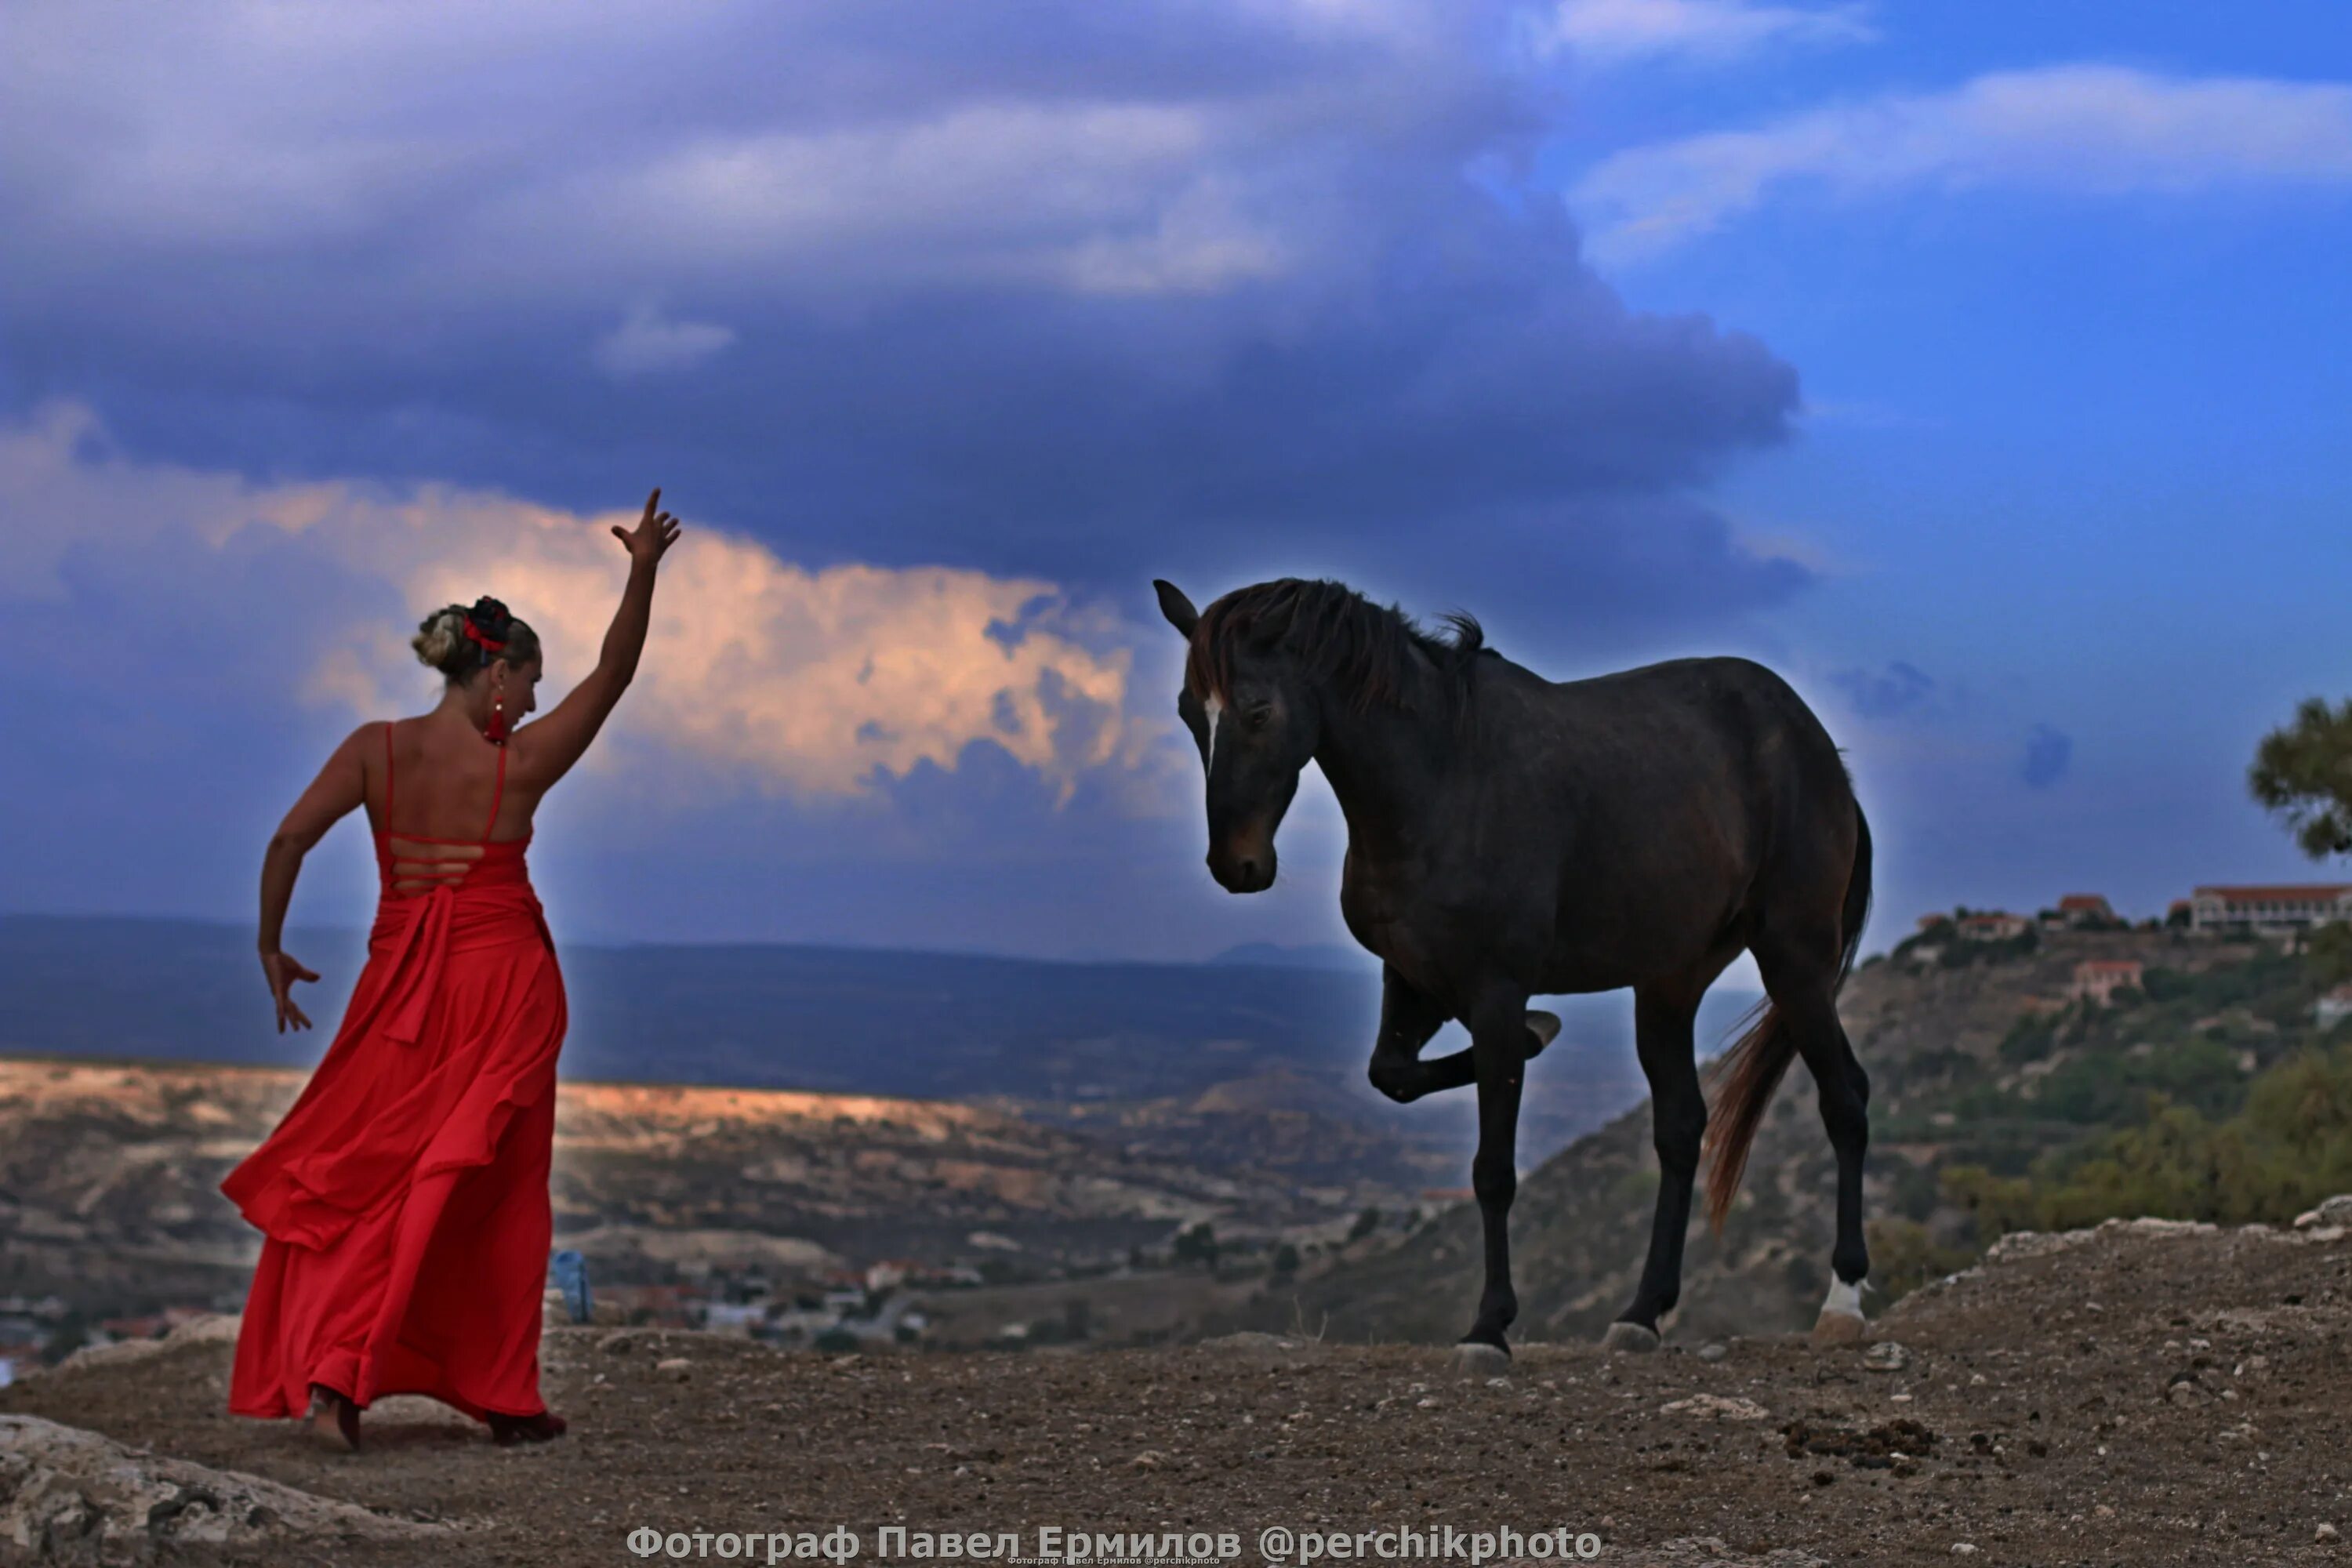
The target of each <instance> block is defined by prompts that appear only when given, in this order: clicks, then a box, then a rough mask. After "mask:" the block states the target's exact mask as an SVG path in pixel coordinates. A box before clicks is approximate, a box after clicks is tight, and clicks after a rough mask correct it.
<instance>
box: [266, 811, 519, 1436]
mask: <svg viewBox="0 0 2352 1568" xmlns="http://www.w3.org/2000/svg"><path fill="white" fill-rule="evenodd" d="M492 848H493V850H499V849H506V848H509V846H503V845H500V846H493V847H492ZM513 848H514V849H516V850H517V851H518V852H517V853H516V854H515V855H514V856H513V857H512V873H511V874H510V875H502V874H501V873H505V872H507V870H508V868H507V867H505V866H503V865H499V864H497V863H495V862H491V861H486V862H484V863H483V864H482V865H481V866H479V867H478V868H477V869H476V871H475V872H474V874H473V875H472V877H470V878H469V879H467V882H466V883H465V884H464V885H462V886H460V887H457V888H444V889H438V890H436V891H434V892H432V893H430V894H426V895H425V896H422V897H416V898H389V897H388V898H386V899H385V900H383V904H382V905H381V906H380V908H379V911H378V915H377V919H376V925H375V929H374V931H373V933H372V934H371V937H370V940H369V943H368V963H367V967H366V970H365V971H364V972H363V973H362V975H361V977H360V981H359V984H358V985H357V986H356V987H355V988H354V989H353V992H352V1002H351V1006H350V1008H349V1010H348V1011H347V1013H346V1014H345V1016H344V1022H343V1026H342V1027H341V1030H340V1031H338V1033H337V1035H336V1037H335V1042H334V1044H333V1045H332V1046H331V1047H329V1049H328V1052H327V1055H326V1057H325V1058H323V1059H322V1060H321V1061H320V1064H319V1068H318V1071H317V1072H316V1073H315V1074H314V1075H313V1076H312V1078H311V1080H310V1085H309V1086H308V1087H307V1088H306V1089H304V1090H303V1092H302V1095H301V1097H300V1098H299V1100H296V1101H295V1103H294V1106H293V1109H292V1110H289V1111H288V1112H287V1115H286V1120H285V1121H283V1122H282V1123H280V1124H279V1126H278V1129H277V1131H274V1132H273V1133H271V1134H270V1136H269V1138H268V1140H267V1141H266V1142H263V1144H262V1145H261V1147H260V1148H259V1149H257V1150H256V1151H255V1152H253V1154H252V1156H251V1157H250V1158H248V1159H247V1160H246V1161H245V1163H242V1164H240V1165H239V1166H237V1168H236V1170H235V1171H234V1172H232V1173H230V1174H229V1176H228V1178H227V1179H226V1181H224V1182H223V1183H222V1184H221V1186H222V1190H223V1191H224V1192H226V1193H227V1194H228V1195H229V1196H230V1197H231V1198H232V1199H233V1200H235V1201H236V1205H237V1206H238V1208H239V1209H241V1210H242V1211H243V1212H244V1214H245V1215H246V1217H247V1219H249V1220H251V1221H252V1222H253V1224H254V1225H256V1226H258V1227H259V1228H260V1229H261V1230H262V1231H263V1232H264V1233H265V1236H266V1239H265V1240H264V1241H263V1243H262V1249H261V1262H260V1266H259V1267H258V1268H257V1269H256V1270H255V1272H254V1278H253V1289H252V1290H251V1291H250V1293H249V1294H248V1295H247V1300H246V1306H245V1321H244V1323H243V1325H242V1327H241V1329H240V1331H239V1332H238V1335H237V1343H236V1371H235V1373H234V1374H233V1376H232V1378H231V1382H230V1385H229V1409H230V1410H231V1411H232V1412H233V1413H235V1414H236V1415H261V1416H282V1415H300V1414H302V1413H303V1412H304V1411H305V1410H306V1409H308V1407H309V1405H310V1385H311V1384H314V1383H315V1384H325V1385H326V1386H328V1387H330V1388H332V1389H335V1390H337V1391H338V1392H340V1393H341V1394H345V1395H347V1396H348V1397H350V1398H351V1399H352V1400H353V1401H354V1402H355V1403H357V1404H359V1405H362V1406H365V1405H368V1404H370V1403H372V1402H373V1401H374V1400H376V1399H378V1398H381V1397H382V1396H383V1395H385V1394H430V1395H432V1396H433V1397H434V1398H436V1399H438V1400H441V1401H443V1402H444V1403H446V1404H447V1405H453V1406H455V1407H456V1408H457V1409H459V1410H462V1411H464V1412H465V1413H466V1414H467V1415H471V1416H473V1417H475V1418H476V1419H480V1418H481V1417H483V1416H484V1415H487V1414H488V1413H491V1412H497V1413H499V1414H504V1415H537V1414H539V1413H540V1412H541V1411H542V1410H544V1409H545V1408H546V1404H545V1402H544V1401H543V1400H541V1397H540V1393H539V1338H540V1323H541V1312H542V1310H543V1309H542V1301H543V1300H544V1290H545V1287H546V1278H547V1251H548V1244H549V1241H550V1239H551V1229H552V1226H551V1212H550V1207H549V1202H548V1186H547V1183H548V1157H549V1152H550V1149H551V1145H552V1143H553V1141H554V1132H555V1061H556V1055H557V1053H558V1051H559V1050H561V1048H562V1044H563V1032H564V1026H565V1022H566V1015H565V1010H564V997H563V979H562V973H560V972H559V970H558V969H557V967H556V962H555V950H554V946H553V943H552V942H551V941H550V940H549V937H548V934H547V927H546V924H545V922H544V921H542V920H541V916H540V910H539V901H538V900H537V899H536V898H535V897H534V896H533V895H532V894H531V891H530V884H529V882H528V881H527V880H525V879H522V878H521V876H520V869H521V865H520V852H519V851H520V846H513ZM506 858H507V857H499V858H498V859H499V860H504V859H506ZM485 873H488V875H487V876H486V875H485Z"/></svg>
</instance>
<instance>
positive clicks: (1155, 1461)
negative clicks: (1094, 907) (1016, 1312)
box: [0, 1221, 2352, 1568]
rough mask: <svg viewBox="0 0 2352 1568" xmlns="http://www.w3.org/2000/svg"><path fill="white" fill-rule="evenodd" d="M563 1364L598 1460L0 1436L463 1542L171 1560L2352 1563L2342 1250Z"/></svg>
mask: <svg viewBox="0 0 2352 1568" xmlns="http://www.w3.org/2000/svg"><path fill="white" fill-rule="evenodd" d="M545 1363H546V1373H547V1388H548V1393H549V1397H550V1399H551V1402H552V1403H553V1404H554V1405H555V1406H556V1407H557V1408H558V1409H561V1410H562V1411H564V1412H566V1413H567V1414H568V1415H570V1417H571V1419H572V1424H573V1426H572V1436H568V1437H566V1438H564V1439H563V1440H562V1441H560V1442H557V1443H555V1444H552V1445H550V1446H548V1447H543V1448H534V1449H525V1450H500V1449H499V1448H496V1447H493V1446H492V1445H491V1444H490V1443H489V1442H488V1440H487V1439H486V1437H484V1436H482V1435H481V1434H480V1432H479V1430H478V1429H477V1428H474V1427H472V1426H470V1425H469V1424H467V1423H466V1422H464V1421H462V1420H460V1419H458V1418H457V1417H455V1416H454V1415H449V1414H447V1413H446V1412H440V1411H438V1410H437V1407H435V1406H431V1405H425V1404H423V1403H422V1402H416V1401H407V1400H402V1401H387V1402H385V1403H384V1404H383V1405H379V1406H378V1407H377V1409H376V1410H375V1411H373V1412H371V1415H370V1421H369V1428H368V1447H367V1449H366V1450H365V1451H364V1452H362V1453H361V1454H359V1455H356V1456H345V1455H331V1454H326V1453H323V1452H321V1451H320V1450H317V1449H315V1448H313V1447H310V1446H309V1445H308V1444H307V1443H306V1442H305V1441H303V1440H302V1439H301V1437H300V1436H299V1434H298V1433H297V1431H296V1430H295V1429H294V1428H293V1427H292V1426H289V1425H287V1424H264V1423H257V1422H250V1421H244V1420H240V1419H237V1418H235V1417H231V1416H229V1415H226V1414H224V1413H223V1411H222V1402H223V1397H224V1390H225V1387H226V1375H227V1368H228V1348H227V1346H226V1345H225V1344H222V1343H218V1342H214V1343H190V1344H187V1345H184V1346H173V1347H172V1348H170V1349H168V1350H165V1351H163V1352H160V1353H157V1354H154V1355H151V1356H148V1357H146V1358H144V1359H142V1360H137V1361H130V1362H122V1363H115V1364H111V1365H110V1364H98V1365H93V1366H90V1367H88V1368H86V1369H77V1370H64V1371H58V1372H55V1373H47V1374H44V1375H41V1376H38V1377H36V1378H33V1379H29V1380H27V1381H26V1382H24V1383H22V1384H18V1385H16V1386H15V1387H13V1388H8V1389H0V1412H15V1413H24V1414H30V1415H42V1416H46V1417H48V1418H50V1419H53V1420H57V1421H62V1422H67V1423H70V1424H72V1425H75V1426H83V1427H88V1428H91V1429H94V1430H97V1431H99V1432H101V1433H104V1434H106V1435H108V1436H113V1437H115V1438H118V1439H121V1440H124V1441H128V1442H133V1443H138V1444H142V1445H145V1446H147V1447H151V1448H152V1449H153V1450H155V1451H156V1452H158V1453H162V1454H168V1455H172V1456H175V1457H178V1458H185V1459H192V1460H194V1461H197V1462H198V1463H201V1464H205V1465H208V1466H213V1467H215V1468H228V1469H236V1470H242V1471H247V1472H251V1473H254V1474H257V1475H260V1476H263V1477H267V1478H268V1479H273V1480H276V1481H279V1482H282V1483H285V1484H287V1485H289V1486H293V1487H296V1488H299V1489H303V1490H305V1491H309V1492H312V1493H316V1494H319V1495H321V1496H324V1497H328V1498H332V1499H340V1500H348V1501H352V1502H355V1503H359V1504H361V1505H362V1506H364V1507H366V1508H368V1509H371V1510H376V1511H378V1512H380V1513H383V1514H386V1515H391V1516H394V1517H399V1518H405V1519H414V1520H428V1521H446V1522H448V1523H449V1524H450V1525H451V1526H452V1527H453V1528H451V1529H450V1531H448V1532H447V1533H446V1535H443V1536H439V1537H437V1538H436V1539H435V1540H433V1541H432V1542H431V1543H430V1544H429V1545H404V1544H401V1543H398V1542H331V1541H316V1540H309V1541H295V1542H279V1543H275V1544H272V1545H271V1546H270V1547H269V1548H268V1550H267V1551H266V1552H256V1551H254V1550H252V1549H244V1551H243V1553H242V1554H240V1552H239V1551H238V1550H235V1549H231V1550H222V1551H213V1552H209V1554H207V1553H206V1551H205V1549H191V1550H186V1551H183V1550H181V1549H177V1548H174V1549H172V1550H171V1551H169V1552H165V1553H163V1555H164V1556H166V1557H167V1558H170V1559H172V1560H174V1561H178V1560H185V1561H205V1562H213V1561H217V1562H223V1563H229V1562H236V1563H248V1562H249V1563H270V1564H278V1563H339V1564H353V1565H370V1564H389V1563H431V1564H434V1565H436V1568H440V1565H448V1568H473V1565H477V1564H492V1563H530V1564H539V1563H549V1564H556V1563H565V1564H569V1563H590V1564H623V1563H637V1562H642V1561H654V1562H662V1561H669V1560H671V1559H669V1558H667V1556H660V1555H657V1556H655V1557H653V1558H650V1559H647V1558H644V1557H640V1556H639V1555H637V1554H635V1553H634V1552H631V1551H630V1549H629V1546H628V1537H629V1535H630V1533H631V1531H633V1530H637V1529H641V1528H650V1529H653V1530H656V1531H664V1532H673V1531H682V1532H692V1531H711V1532H737V1533H751V1534H758V1535H760V1536H761V1537H762V1538H763V1539H762V1543H761V1545H760V1546H759V1547H757V1548H756V1551H757V1552H758V1555H757V1556H755V1557H754V1559H753V1560H754V1561H763V1560H764V1558H765V1553H766V1550H767V1548H766V1545H765V1543H764V1538H765V1537H766V1536H767V1534H768V1532H771V1531H793V1532H803V1531H814V1532H825V1531H832V1530H834V1529H835V1527H845V1528H846V1529H848V1530H850V1531H855V1532H856V1535H857V1536H858V1538H859V1540H860V1542H861V1544H862V1550H861V1552H859V1555H858V1557H857V1559H856V1561H857V1562H859V1563H873V1562H876V1561H877V1560H882V1559H880V1558H879V1556H878V1553H877V1544H878V1531H880V1530H881V1528H882V1527H884V1526H889V1525H902V1526H905V1527H908V1529H910V1530H915V1531H925V1530H928V1531H982V1530H984V1531H992V1532H994V1531H1021V1532H1023V1537H1024V1545H1034V1542H1035V1539H1036V1531H1038V1530H1039V1529H1040V1527H1044V1526H1060V1527H1063V1528H1065V1529H1068V1530H1078V1529H1084V1530H1087V1531H1100V1532H1106V1533H1114V1532H1129V1531H1147V1530H1148V1531H1152V1532H1154V1533H1155V1534H1156V1533H1159V1532H1162V1531H1180V1532H1189V1531H1211V1532H1229V1533H1233V1534H1235V1535H1238V1536H1239V1537H1240V1539H1241V1541H1242V1543H1243V1547H1244V1551H1243V1555H1242V1560H1243V1561H1244V1562H1245V1563H1258V1562H1260V1561H1263V1558H1262V1556H1261V1554H1260V1552H1258V1550H1257V1544H1256V1543H1257V1541H1258V1537H1259V1532H1260V1531H1262V1530H1265V1529H1266V1528H1267V1527H1269V1526H1286V1527H1288V1528H1290V1529H1292V1530H1295V1531H1382V1530H1394V1529H1400V1528H1409V1529H1412V1530H1415V1531H1428V1530H1430V1529H1431V1528H1432V1527H1435V1528H1436V1529H1437V1530H1439V1531H1443V1530H1444V1528H1445V1527H1447V1526H1452V1527H1453V1528H1454V1529H1455V1530H1456V1531H1465V1532H1470V1533H1474V1534H1475V1532H1478V1531H1493V1530H1496V1529H1498V1528H1501V1527H1505V1526H1509V1527H1513V1528H1516V1529H1518V1530H1521V1531H1529V1530H1538V1529H1552V1528H1557V1527H1560V1526H1566V1527H1568V1528H1569V1530H1570V1532H1571V1533H1572V1534H1573V1533H1575V1532H1580V1531H1589V1532H1591V1534H1593V1535H1596V1536H1598V1537H1599V1538H1600V1540H1601V1543H1602V1544H1601V1555H1600V1560H1601V1561H1602V1562H1604V1563H1623V1564H1668V1563H1672V1564H1692V1565H1696V1564H1700V1563H1732V1564H1740V1565H1747V1568H1764V1565H1767V1564H1769V1568H1801V1565H1803V1564H1806V1563H1811V1562H1814V1561H1819V1562H1821V1563H1869V1564H1882V1563H1927V1562H1930V1561H1933V1562H1937V1563H1948V1562H1949V1561H1951V1560H1953V1559H1954V1558H1955V1557H1956V1556H1957V1557H1958V1558H1961V1559H1964V1560H1967V1561H1969V1562H1970V1563H1976V1564H1987V1565H1989V1564H1994V1563H2030V1564H2037V1565H2040V1564H2062V1563H2100V1564H2108V1563H2114V1564H2130V1565H2134V1568H2137V1565H2142V1564H2153V1563H2215V1564H2230V1565H2232V1568H2235V1565H2238V1564H2246V1563H2347V1564H2352V1544H2347V1543H2343V1542H2334V1541H2331V1540H2329V1539H2327V1537H2328V1536H2329V1535H2330V1534H2332V1533H2333V1532H2334V1531H2342V1532H2343V1533H2344V1534H2345V1535H2347V1536H2352V1237H2347V1236H2346V1234H2345V1233H2344V1232H2343V1231H2342V1230H2341V1229H2305V1230H2304V1231H2301V1232H2294V1231H2283V1230H2264V1229H2259V1228H2255V1227H2249V1228H2248V1229H2245V1230H2239V1231H2218V1232H2217V1231H2212V1230H2210V1229H2184V1228H2168V1227H2164V1226H2158V1225H2154V1224H2152V1223H2151V1222H2145V1221H2143V1222H2137V1224H2136V1225H2132V1226H2115V1225H2111V1226H2106V1227H2103V1228H2102V1229H2101V1230H2099V1231H2096V1232H2078V1233H2074V1234H2073V1235H2070V1236H2067V1237H2039V1238H2014V1237H2013V1238H2011V1241H2010V1242H2009V1243H2007V1244H2005V1245H2004V1247H2002V1248H2001V1249H2000V1250H1999V1251H1998V1252H1997V1253H1996V1255H1995V1257H1994V1258H1993V1259H1992V1260H1990V1261H1989V1262H1988V1263H1987V1264H1985V1265H1984V1266H1983V1267H1982V1268H1979V1269H1976V1270H1972V1271H1971V1272H1970V1273H1969V1274H1968V1275H1964V1276H1961V1277H1959V1278H1958V1279H1956V1280H1954V1281H1950V1282H1947V1283H1946V1284H1943V1285H1941V1286H1937V1287H1934V1288H1931V1289H1928V1290H1926V1291H1923V1292H1920V1293H1917V1294H1916V1295H1914V1296H1913V1297H1911V1298H1909V1299H1908V1300H1906V1301H1904V1302H1902V1303H1900V1304H1899V1305H1898V1307H1897V1308H1896V1309H1895V1310H1894V1311H1892V1312H1890V1313H1889V1314H1888V1315H1886V1316H1885V1317H1884V1318H1882V1319H1880V1320H1879V1321H1877V1322H1876V1323H1875V1324H1874V1339H1873V1341H1872V1342H1870V1343H1867V1344H1864V1345H1862V1346H1859V1347H1850V1348H1845V1349H1841V1350H1836V1351H1824V1352H1817V1351H1815V1350H1814V1349H1812V1348H1811V1346H1810V1345H1809V1344H1808V1343H1807V1342H1805V1341H1804V1340H1802V1339H1801V1338H1795V1337H1787V1338H1773V1339H1755V1340H1741V1339H1732V1340H1728V1341H1725V1342H1721V1343H1720V1344H1719V1345H1701V1344H1698V1343H1686V1342H1677V1341H1675V1338H1674V1337H1673V1336H1672V1335H1671V1334H1670V1336H1669V1345H1668V1348H1667V1349H1666V1350H1665V1351H1664V1352H1662V1353H1659V1354H1656V1355H1652V1356H1646V1357H1616V1358H1611V1357H1607V1356H1604V1355H1602V1354H1601V1352H1599V1351H1598V1350H1597V1349H1595V1348H1593V1347H1591V1346H1587V1345H1540V1344H1530V1345H1525V1346H1522V1347H1520V1349H1519V1352H1518V1357H1517V1363H1515V1365H1514V1367H1513V1370H1512V1373H1511V1375H1510V1376H1508V1377H1507V1378H1503V1379H1496V1380H1491V1381H1489V1380H1484V1379H1464V1378H1462V1377H1460V1376H1458V1375H1457V1374H1456V1373H1455V1371H1454V1363H1453V1360H1452V1357H1451V1355H1450V1352H1446V1351H1444V1350H1443V1349H1439V1348H1433V1347H1412V1346H1371V1347H1343V1346H1338V1345H1326V1344H1318V1343H1313V1342H1304V1341H1297V1340H1277V1339H1274V1338H1271V1337H1268V1336H1264V1335H1255V1336H1236V1337H1235V1338H1234V1339H1232V1340H1228V1341H1223V1342H1212V1343H1210V1344H1206V1345H1198V1346H1192V1347H1188V1348H1183V1349H1176V1350H1151V1351H1121V1352H1099V1353H1087V1352H1073V1353H1051V1354H1049V1353H1042V1352H1033V1353H1029V1354H1014V1353H975V1354H968V1355H949V1354H929V1355H916V1354H908V1355H894V1356H881V1357H877V1356H874V1355H866V1356H853V1357H846V1358H827V1357H824V1356H819V1355H816V1354H813V1353H806V1352H781V1351H775V1350H771V1349H767V1348H764V1347H761V1346H758V1345H754V1344H751V1343H750V1342H744V1341H740V1340H733V1339H728V1338H722V1337H719V1336H712V1335H702V1334H692V1333H677V1332H659V1331H635V1330H631V1331H611V1330H593V1329H569V1328H566V1329H561V1330H553V1331H550V1333H549V1335H548V1338H547V1343H546V1348H545ZM6 1486H7V1470H6V1468H5V1456H0V1502H5V1490H6ZM689 1550H692V1549H691V1547H689ZM718 1552H719V1543H717V1542H713V1544H712V1545H711V1546H710V1547H709V1556H708V1557H707V1558H699V1557H692V1556H690V1557H689V1558H688V1561H719V1560H721V1559H720V1558H719V1555H718ZM1376 1560H1377V1559H1376ZM1459 1560H1460V1561H1463V1562H1465V1563H1466V1562H1467V1561H1468V1560H1469V1559H1468V1558H1467V1556H1464V1557H1462V1558H1461V1559H1459Z"/></svg>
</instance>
